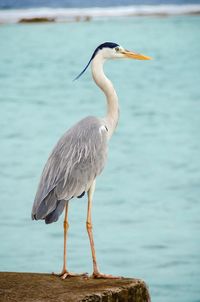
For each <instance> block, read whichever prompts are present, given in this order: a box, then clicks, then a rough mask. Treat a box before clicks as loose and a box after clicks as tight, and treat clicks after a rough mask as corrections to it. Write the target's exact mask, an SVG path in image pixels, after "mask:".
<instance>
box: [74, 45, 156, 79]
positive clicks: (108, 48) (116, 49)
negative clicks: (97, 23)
mask: <svg viewBox="0 0 200 302" xmlns="http://www.w3.org/2000/svg"><path fill="white" fill-rule="evenodd" d="M97 56H98V57H101V59H102V60H107V59H122V58H128V59H135V60H151V57H148V56H145V55H142V54H139V53H136V52H133V51H129V50H127V49H124V48H123V47H122V46H120V45H119V44H116V43H113V42H105V43H103V44H101V45H99V46H98V47H97V48H96V49H95V51H94V52H93V55H92V56H91V58H90V60H89V62H88V64H87V65H86V67H85V68H84V69H83V71H82V72H81V73H80V74H79V75H78V76H77V77H76V78H75V80H77V79H78V78H80V76H82V74H83V73H84V72H85V71H86V69H87V68H88V66H89V65H90V63H91V61H92V60H93V59H94V58H95V57H97Z"/></svg>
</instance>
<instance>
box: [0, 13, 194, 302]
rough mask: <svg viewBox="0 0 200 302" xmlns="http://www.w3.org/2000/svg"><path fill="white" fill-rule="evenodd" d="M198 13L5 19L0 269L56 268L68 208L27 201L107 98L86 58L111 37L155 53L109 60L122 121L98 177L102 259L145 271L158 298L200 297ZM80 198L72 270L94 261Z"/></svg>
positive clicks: (96, 222)
mask: <svg viewBox="0 0 200 302" xmlns="http://www.w3.org/2000/svg"><path fill="white" fill-rule="evenodd" d="M199 29H200V18H199V17H198V16H188V17H184V16H182V17H181V16H179V17H169V18H153V17H151V18H149V17H142V18H140V17H135V18H117V19H113V20H109V19H107V20H106V19H105V20H99V21H93V22H85V23H84V22H83V23H64V24H32V25H30V24H29V25H15V24H13V25H1V27H0V41H1V42H0V147H1V148H0V214H1V216H0V269H1V271H27V272H47V273H50V272H52V271H54V272H59V271H60V270H61V268H62V256H63V216H62V217H60V220H59V221H58V222H57V223H53V224H51V225H45V224H44V222H43V221H32V220H31V208H32V204H33V200H34V195H35V192H36V189H37V185H38V182H39V178H40V175H41V172H42V169H43V166H44V164H45V162H46V160H47V158H48V155H49V153H50V151H51V149H52V148H53V146H54V144H55V143H56V142H57V140H58V139H59V137H60V136H61V135H62V134H63V133H64V132H65V131H66V130H67V129H68V128H69V127H70V126H72V125H73V124H74V123H76V122H77V121H78V120H80V119H81V118H83V117H85V116H87V115H97V116H104V114H105V97H104V95H103V94H102V92H101V91H100V90H99V89H98V88H97V87H96V86H95V84H94V83H93V80H92V77H91V73H90V70H87V72H86V73H85V74H84V75H83V76H82V77H81V78H80V79H79V80H78V81H75V82H73V81H72V80H73V78H74V77H76V75H77V74H78V73H80V71H81V70H82V69H83V68H84V67H85V65H86V64H87V62H88V60H89V58H90V56H91V54H92V52H93V50H94V48H95V47H96V46H97V45H98V44H100V43H102V42H104V41H112V42H117V43H119V44H121V45H123V46H124V47H125V48H127V49H130V50H134V51H136V52H141V53H143V54H145V55H148V56H152V57H153V60H152V61H131V60H121V61H120V60H119V61H117V60H115V61H109V62H107V63H106V65H105V73H106V74H107V76H108V77H109V78H110V79H112V81H113V83H114V86H115V87H116V91H117V93H118V96H119V101H120V107H121V113H120V122H119V125H118V128H117V130H116V132H115V134H114V136H113V138H112V140H111V141H110V143H109V147H110V151H109V157H108V162H107V166H106V168H105V169H104V171H103V173H102V175H101V176H100V177H98V179H97V185H96V192H95V195H94V202H93V213H92V219H93V227H94V238H95V244H96V251H97V259H98V263H99V266H100V269H101V271H102V272H104V273H110V274H114V275H123V276H128V277H135V278H142V279H144V280H145V281H146V282H147V284H148V285H149V288H150V292H151V295H152V300H153V301H155V302H165V301H168V302H169V301H170V302H175V301H176V302H188V301H190V302H197V301H200V286H199V284H200V235H199V234H200V233H199V231H200V215H199V214H200V134H199V129H200V90H199V87H200V75H199V72H200V56H199V54H200V39H199ZM86 210H87V199H86V197H84V198H82V199H74V200H71V201H70V204H69V224H70V228H69V240H68V256H67V262H68V267H69V270H72V271H77V272H89V273H90V272H91V271H92V261H91V253H90V247H89V241H88V238H87V232H86V228H85V220H86Z"/></svg>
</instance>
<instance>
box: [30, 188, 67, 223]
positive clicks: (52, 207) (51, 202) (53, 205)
mask: <svg viewBox="0 0 200 302" xmlns="http://www.w3.org/2000/svg"><path fill="white" fill-rule="evenodd" d="M65 204H66V201H64V200H57V196H56V194H55V191H54V190H52V191H51V192H49V194H48V195H47V196H46V197H45V199H43V200H42V202H41V203H37V200H35V202H34V205H33V210H32V219H33V220H39V219H44V220H45V223H52V222H56V221H57V220H58V218H59V216H60V215H61V214H62V211H63V210H64V207H65Z"/></svg>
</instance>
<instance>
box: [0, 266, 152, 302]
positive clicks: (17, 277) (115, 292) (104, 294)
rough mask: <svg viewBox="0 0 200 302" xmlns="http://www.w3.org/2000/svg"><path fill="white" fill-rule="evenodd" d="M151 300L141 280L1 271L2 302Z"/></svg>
mask: <svg viewBox="0 0 200 302" xmlns="http://www.w3.org/2000/svg"><path fill="white" fill-rule="evenodd" d="M8 301H9V302H16V301H17V302H55V301H56V302H149V301H150V296H149V293H148V289H147V287H146V285H145V283H144V282H143V281H142V280H138V279H128V278H124V279H91V278H88V279H84V278H83V277H73V278H69V279H66V280H61V279H60V278H59V277H57V276H53V275H48V274H33V273H7V272H2V273H0V302H8Z"/></svg>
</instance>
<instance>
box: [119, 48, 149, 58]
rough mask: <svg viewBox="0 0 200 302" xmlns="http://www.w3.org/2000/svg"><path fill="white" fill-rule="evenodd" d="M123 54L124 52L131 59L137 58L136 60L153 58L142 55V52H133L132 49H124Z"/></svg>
mask: <svg viewBox="0 0 200 302" xmlns="http://www.w3.org/2000/svg"><path fill="white" fill-rule="evenodd" d="M122 54H123V55H124V56H125V57H126V58H129V59H135V60H152V58H151V57H148V56H145V55H142V54H140V53H135V52H132V51H129V50H124V51H123V52H122Z"/></svg>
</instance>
